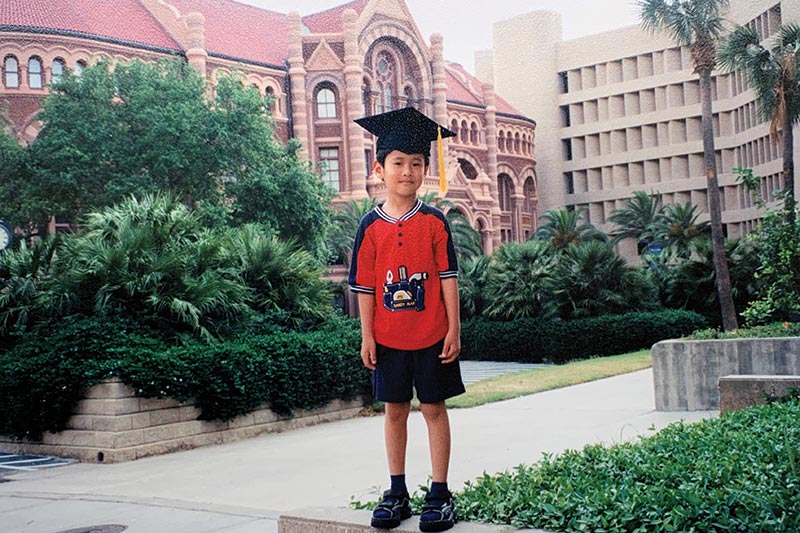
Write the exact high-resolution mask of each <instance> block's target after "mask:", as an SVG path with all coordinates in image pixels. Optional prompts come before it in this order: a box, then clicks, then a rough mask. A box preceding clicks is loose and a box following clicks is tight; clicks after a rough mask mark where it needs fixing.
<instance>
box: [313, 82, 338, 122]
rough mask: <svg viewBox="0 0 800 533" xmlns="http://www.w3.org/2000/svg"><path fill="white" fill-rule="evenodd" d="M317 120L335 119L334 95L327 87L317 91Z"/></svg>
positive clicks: (324, 86)
mask: <svg viewBox="0 0 800 533" xmlns="http://www.w3.org/2000/svg"><path fill="white" fill-rule="evenodd" d="M317 118H336V93H334V92H333V89H331V88H330V87H329V86H327V85H323V86H321V87H320V88H319V89H318V90H317Z"/></svg>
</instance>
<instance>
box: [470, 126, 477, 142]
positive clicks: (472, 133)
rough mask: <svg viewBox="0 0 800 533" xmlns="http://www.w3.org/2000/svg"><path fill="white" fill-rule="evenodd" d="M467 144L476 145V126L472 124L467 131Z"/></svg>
mask: <svg viewBox="0 0 800 533" xmlns="http://www.w3.org/2000/svg"><path fill="white" fill-rule="evenodd" d="M469 142H471V143H472V144H478V125H477V124H476V123H475V122H473V123H472V126H471V127H470V130H469Z"/></svg>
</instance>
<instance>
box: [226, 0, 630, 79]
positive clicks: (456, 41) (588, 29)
mask: <svg viewBox="0 0 800 533" xmlns="http://www.w3.org/2000/svg"><path fill="white" fill-rule="evenodd" d="M238 1H240V2H243V3H246V4H252V5H256V6H259V7H263V8H265V9H270V10H272V11H278V12H280V13H289V12H291V11H297V12H299V13H300V14H301V15H309V14H311V13H317V12H319V11H323V10H325V9H329V8H332V7H335V6H339V5H342V4H345V3H347V1H346V0H345V1H337V0H238ZM406 5H408V8H409V10H410V11H411V14H412V15H413V16H414V20H415V21H416V23H417V26H419V30H420V32H422V35H424V36H425V38H426V39H430V36H431V34H433V33H441V34H442V36H444V55H445V59H447V60H448V61H454V62H456V63H461V64H462V65H463V66H464V67H466V68H467V70H469V71H471V72H474V53H475V51H477V50H490V49H491V48H492V25H493V24H494V23H495V22H497V21H500V20H506V19H509V18H512V17H514V16H516V15H520V14H522V13H529V12H531V11H538V10H543V9H545V10H550V11H556V12H558V13H561V24H562V29H563V33H564V39H572V38H574V37H581V36H584V35H589V34H592V33H598V32H603V31H607V30H610V29H615V28H621V27H623V26H628V25H631V24H637V23H638V22H639V19H638V17H637V10H636V8H635V7H634V0H593V1H590V0H406Z"/></svg>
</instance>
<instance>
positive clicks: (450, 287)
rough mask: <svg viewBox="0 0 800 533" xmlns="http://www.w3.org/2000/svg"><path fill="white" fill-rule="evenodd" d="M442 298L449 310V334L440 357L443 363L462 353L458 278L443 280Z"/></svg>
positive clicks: (446, 308) (453, 359)
mask: <svg viewBox="0 0 800 533" xmlns="http://www.w3.org/2000/svg"><path fill="white" fill-rule="evenodd" d="M442 299H443V300H444V309H445V311H446V312H447V336H445V338H444V348H443V349H442V355H440V356H439V359H441V360H442V363H444V364H447V363H452V362H453V361H455V360H456V359H457V358H458V355H459V354H460V353H461V308H460V306H459V302H458V278H455V277H453V278H445V279H443V280H442Z"/></svg>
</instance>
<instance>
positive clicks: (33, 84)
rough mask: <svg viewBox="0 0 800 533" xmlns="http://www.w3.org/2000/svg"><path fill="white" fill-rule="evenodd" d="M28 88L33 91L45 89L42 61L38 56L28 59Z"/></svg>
mask: <svg viewBox="0 0 800 533" xmlns="http://www.w3.org/2000/svg"><path fill="white" fill-rule="evenodd" d="M28 87H29V88H31V89H41V88H42V87H44V80H43V79H42V60H41V59H39V58H38V57H36V56H33V57H30V58H29V59H28Z"/></svg>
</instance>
